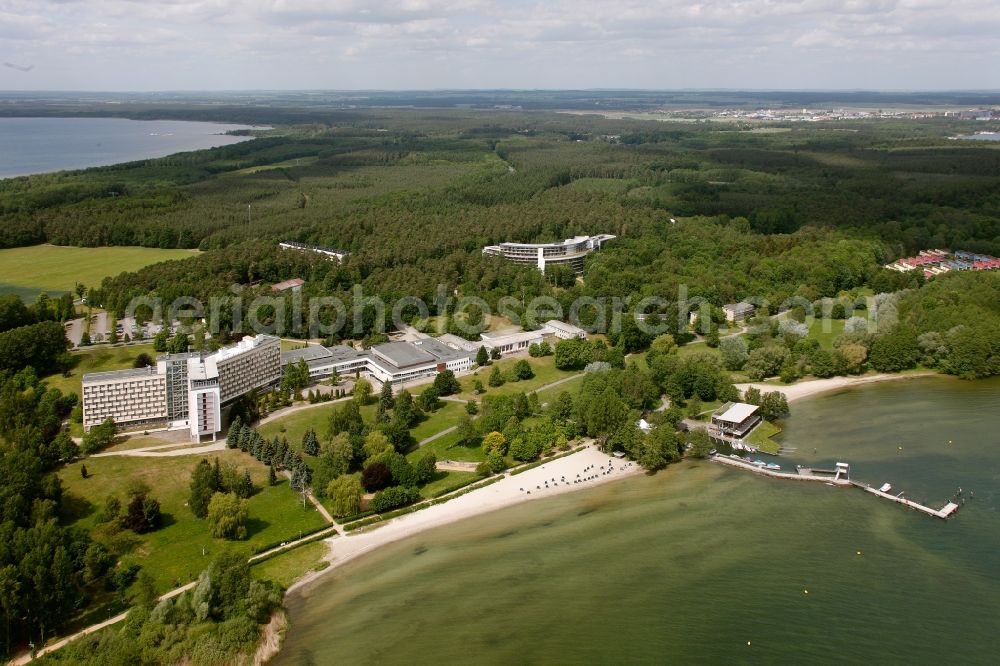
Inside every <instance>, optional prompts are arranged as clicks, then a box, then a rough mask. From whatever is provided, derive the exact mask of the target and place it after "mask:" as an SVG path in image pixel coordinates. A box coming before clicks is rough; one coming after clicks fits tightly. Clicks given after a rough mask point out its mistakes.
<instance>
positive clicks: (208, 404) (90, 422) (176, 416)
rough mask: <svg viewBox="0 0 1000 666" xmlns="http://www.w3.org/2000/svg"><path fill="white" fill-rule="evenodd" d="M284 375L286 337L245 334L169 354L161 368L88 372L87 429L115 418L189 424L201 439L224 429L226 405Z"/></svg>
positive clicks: (127, 423)
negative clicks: (214, 347) (210, 349)
mask: <svg viewBox="0 0 1000 666" xmlns="http://www.w3.org/2000/svg"><path fill="white" fill-rule="evenodd" d="M280 379H281V341H280V340H279V339H278V338H276V337H273V336H270V335H258V336H256V337H252V338H244V339H243V340H241V341H240V342H239V343H237V344H236V345H233V346H232V347H226V348H224V349H220V350H219V351H217V352H214V353H211V354H201V353H187V354H168V355H165V356H161V357H160V358H158V359H157V362H156V367H148V368H141V369H138V370H119V371H114V372H96V373H91V374H87V375H84V376H83V428H84V430H90V428H92V427H93V426H95V425H98V424H100V423H101V422H102V421H104V420H105V419H107V418H108V417H111V418H112V419H114V421H115V423H116V424H117V425H118V426H119V427H126V428H128V427H136V426H143V425H152V424H161V425H165V426H167V427H168V428H188V429H189V430H190V433H191V438H192V439H195V440H198V439H201V438H202V437H204V436H205V435H209V436H211V437H215V435H216V434H217V433H218V432H219V431H221V430H222V407H223V406H225V405H226V404H227V403H229V402H232V401H233V400H235V399H236V398H239V397H240V396H242V395H245V394H246V393H248V392H249V391H251V390H253V389H258V388H262V387H265V386H270V385H272V384H275V383H277V382H278V381H279V380H280Z"/></svg>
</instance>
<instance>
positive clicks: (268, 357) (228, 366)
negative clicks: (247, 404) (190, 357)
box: [188, 334, 281, 403]
mask: <svg viewBox="0 0 1000 666" xmlns="http://www.w3.org/2000/svg"><path fill="white" fill-rule="evenodd" d="M203 363H204V365H205V375H206V377H216V378H218V380H219V395H220V398H221V400H222V402H223V403H226V402H229V401H230V400H233V399H234V398H238V397H240V396H241V395H243V394H245V393H248V392H249V391H251V390H253V389H259V388H263V387H265V386H270V385H271V384H276V383H278V382H279V381H281V340H280V339H279V338H276V337H274V336H273V335H263V334H261V335H255V336H254V337H252V338H251V337H246V338H243V339H242V340H240V341H239V342H238V343H236V344H235V345H233V346H232V347H225V348H223V349H220V350H219V351H217V352H215V353H214V354H209V355H208V356H206V357H205V358H204V361H203ZM190 372H191V367H190V365H189V366H188V373H190Z"/></svg>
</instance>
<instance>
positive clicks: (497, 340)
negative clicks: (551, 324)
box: [479, 330, 545, 356]
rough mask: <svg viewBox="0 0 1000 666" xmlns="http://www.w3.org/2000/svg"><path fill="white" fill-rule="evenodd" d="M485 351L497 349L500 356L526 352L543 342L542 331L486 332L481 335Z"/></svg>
mask: <svg viewBox="0 0 1000 666" xmlns="http://www.w3.org/2000/svg"><path fill="white" fill-rule="evenodd" d="M479 337H481V338H482V340H483V346H484V347H486V351H489V352H492V351H493V350H494V349H499V350H500V354H501V355H502V356H506V355H508V354H517V353H518V352H523V351H527V350H528V348H529V347H530V346H531V345H536V344H538V343H540V342H542V341H543V340H545V336H544V331H541V330H539V331H487V332H485V333H481V334H480V336H479Z"/></svg>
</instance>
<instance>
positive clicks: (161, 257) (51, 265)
mask: <svg viewBox="0 0 1000 666" xmlns="http://www.w3.org/2000/svg"><path fill="white" fill-rule="evenodd" d="M195 254H197V250H161V249H159V248H151V247H64V246H56V245H32V246H30V247H18V248H10V249H6V250H0V294H8V293H15V294H18V295H19V296H21V297H22V298H24V299H25V300H27V301H33V300H34V298H35V297H36V296H37V295H38V294H40V293H42V292H43V291H44V292H47V293H48V294H49V295H50V296H55V295H59V294H62V293H64V292H70V291H73V288H74V286H75V285H76V283H78V282H79V283H81V284H83V285H85V286H87V287H96V286H98V285H100V283H101V280H103V279H104V278H106V277H112V276H115V275H118V274H119V273H122V272H126V271H136V270H139V269H140V268H143V267H145V266H149V265H150V264H155V263H158V262H161V261H169V260H171V259H184V258H186V257H191V256H193V255H195Z"/></svg>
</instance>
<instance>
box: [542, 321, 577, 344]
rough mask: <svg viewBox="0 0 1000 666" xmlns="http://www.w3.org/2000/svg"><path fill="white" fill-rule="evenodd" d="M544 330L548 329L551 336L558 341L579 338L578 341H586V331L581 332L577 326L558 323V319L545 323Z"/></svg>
mask: <svg viewBox="0 0 1000 666" xmlns="http://www.w3.org/2000/svg"><path fill="white" fill-rule="evenodd" d="M545 329H548V330H549V331H550V332H551V334H552V335H554V336H556V337H557V338H559V339H560V340H571V339H573V338H579V339H580V340H586V339H587V331H585V330H583V329H582V328H580V327H579V326H574V325H573V324H569V323H566V322H564V321H559V320H558V319H550V320H549V321H547V322H545ZM543 332H544V329H543Z"/></svg>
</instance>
